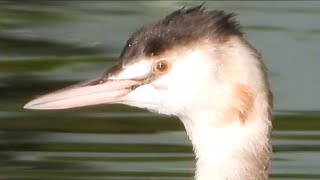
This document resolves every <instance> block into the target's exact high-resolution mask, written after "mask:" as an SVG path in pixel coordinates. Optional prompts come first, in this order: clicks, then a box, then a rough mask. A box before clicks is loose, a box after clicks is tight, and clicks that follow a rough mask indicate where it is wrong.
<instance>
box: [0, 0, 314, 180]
mask: <svg viewBox="0 0 320 180" xmlns="http://www.w3.org/2000/svg"><path fill="white" fill-rule="evenodd" d="M202 2H203V1H201V2H199V1H198V2H192V1H187V2H182V1H180V2H176V1H136V2H133V1H130V2H129V1H119V2H113V1H84V0H81V1H75V0H72V1H71V0H70V1H51V0H25V1H23V0H20V1H18V0H8V1H6V0H1V1H0V179H10V180H11V179H39V180H40V179H41V180H43V179H57V180H61V179H70V180H71V179H76V180H80V179H90V180H94V179H110V180H111V179H112V180H138V179H139V180H141V179H152V180H168V179H170V180H182V179H183V180H185V179H189V180H191V179H192V176H193V173H194V156H193V153H192V148H191V144H190V142H189V141H188V139H187V137H186V135H185V132H184V129H183V126H182V124H181V123H180V122H179V121H178V120H177V119H176V118H172V117H164V116H160V115H155V114H151V113H148V112H146V111H143V110H140V109H135V108H129V107H126V106H120V105H113V106H95V107H86V108H79V109H73V110H63V111H45V112H44V111H28V110H24V109H22V106H23V105H24V104H25V103H26V102H27V101H29V100H30V99H32V98H34V97H36V96H38V95H41V94H44V93H47V92H49V91H52V90H55V89H58V88H61V87H64V86H67V85H70V84H73V83H76V82H79V81H84V80H87V79H91V78H93V77H97V76H99V75H100V74H101V73H102V72H104V70H105V69H107V68H108V67H110V66H111V65H112V64H114V63H115V61H116V58H117V56H118V55H119V53H120V52H121V50H122V47H123V46H124V44H125V42H126V40H127V39H128V38H129V37H130V35H131V34H132V33H133V31H135V30H137V29H138V28H139V27H140V26H141V25H143V24H145V23H149V22H153V21H155V20H158V19H160V18H162V17H163V16H165V15H166V14H168V13H169V12H171V11H173V10H176V9H179V8H181V7H182V6H187V7H189V6H193V5H199V4H201V3H202ZM205 6H207V7H208V8H209V9H223V10H227V11H229V12H235V13H237V14H239V16H238V18H239V20H240V21H241V24H242V26H243V27H244V31H245V32H246V36H247V38H248V39H249V41H250V42H252V43H253V44H254V46H256V47H257V48H258V49H259V50H260V51H261V53H262V54H263V57H264V61H265V63H266V64H267V66H268V67H269V70H270V75H271V82H272V89H273V92H274V94H275V120H274V127H275V130H274V133H273V137H272V138H273V145H274V156H273V165H272V172H271V179H274V180H311V179H320V131H319V129H320V113H319V112H318V110H319V109H320V96H319V92H320V84H319V78H320V71H319V67H320V61H319V57H320V49H319V47H320V41H319V40H320V20H319V17H320V2H316V1H312V2H307V1H303V2H299V1H291V2H290V1H285V2H275V1H266V2H263V1H259V2H258V1H247V2H231V1H228V2H219V1H209V2H206V4H205Z"/></svg>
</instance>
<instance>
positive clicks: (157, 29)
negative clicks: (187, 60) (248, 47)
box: [120, 5, 242, 64]
mask: <svg viewBox="0 0 320 180" xmlns="http://www.w3.org/2000/svg"><path fill="white" fill-rule="evenodd" d="M234 16H235V14H233V13H226V12H224V11H206V9H205V8H204V7H203V6H202V5H200V6H196V7H192V8H188V9H186V8H181V9H179V10H177V11H174V12H172V13H171V14H169V15H168V16H166V17H165V18H164V19H162V20H160V21H159V22H156V23H154V24H150V25H146V26H143V27H142V28H141V29H139V30H138V31H137V32H135V33H134V34H133V35H132V36H131V38H130V39H129V40H128V41H127V44H126V45H125V47H124V49H123V51H122V53H121V55H120V60H121V63H122V64H127V63H130V62H131V61H132V60H134V59H137V57H139V56H141V55H143V56H158V55H161V53H163V52H165V51H166V50H168V49H170V48H171V47H173V46H175V45H186V44H188V43H191V42H195V41H196V40H199V39H201V38H203V37H210V38H211V39H212V40H215V41H219V42H223V41H225V40H227V39H228V37H230V36H232V35H237V36H242V32H241V30H240V26H239V24H238V22H237V21H236V19H235V17H234Z"/></svg>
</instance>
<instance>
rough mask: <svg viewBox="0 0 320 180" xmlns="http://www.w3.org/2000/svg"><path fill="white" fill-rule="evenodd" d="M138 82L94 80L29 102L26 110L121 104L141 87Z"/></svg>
mask: <svg viewBox="0 0 320 180" xmlns="http://www.w3.org/2000/svg"><path fill="white" fill-rule="evenodd" d="M140 84H141V81H137V80H108V81H102V80H99V79H98V80H94V81H90V82H87V83H83V84H80V85H74V86H72V87H69V88H66V89H62V90H60V91H56V92H53V93H49V94H47V95H44V96H41V97H39V98H36V99H34V100H32V101H30V102H28V103H27V104H26V105H25V106H24V108H25V109H42V110H45V109H67V108H74V107H81V106H89V105H97V104H114V103H121V101H122V99H123V97H124V96H125V95H127V94H128V93H129V92H130V91H131V90H132V88H134V87H136V86H139V85H140Z"/></svg>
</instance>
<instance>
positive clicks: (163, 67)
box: [153, 60, 171, 75]
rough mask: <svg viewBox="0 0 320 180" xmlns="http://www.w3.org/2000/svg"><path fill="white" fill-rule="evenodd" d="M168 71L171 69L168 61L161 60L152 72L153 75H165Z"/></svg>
mask: <svg viewBox="0 0 320 180" xmlns="http://www.w3.org/2000/svg"><path fill="white" fill-rule="evenodd" d="M170 69H171V64H170V63H169V62H168V61H165V60H161V61H158V62H156V64H155V66H154V69H153V71H154V73H155V74H159V75H161V74H166V73H167V72H169V70H170Z"/></svg>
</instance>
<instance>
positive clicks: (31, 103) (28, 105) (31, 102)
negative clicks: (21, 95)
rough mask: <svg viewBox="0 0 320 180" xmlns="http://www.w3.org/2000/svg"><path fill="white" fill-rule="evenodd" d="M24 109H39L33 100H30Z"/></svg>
mask: <svg viewBox="0 0 320 180" xmlns="http://www.w3.org/2000/svg"><path fill="white" fill-rule="evenodd" d="M23 109H39V108H37V106H35V105H34V103H33V101H30V102H28V103H27V104H25V105H24V106H23Z"/></svg>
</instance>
